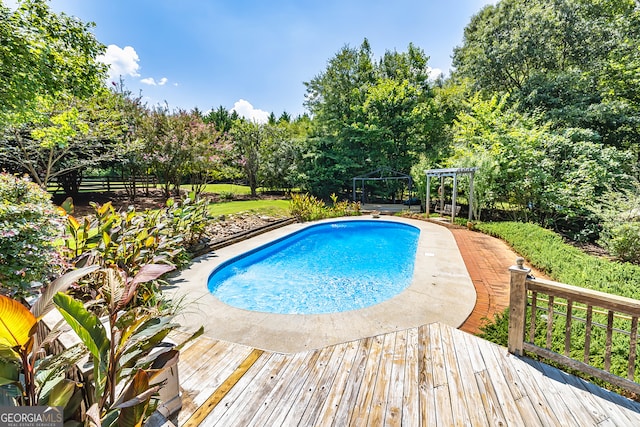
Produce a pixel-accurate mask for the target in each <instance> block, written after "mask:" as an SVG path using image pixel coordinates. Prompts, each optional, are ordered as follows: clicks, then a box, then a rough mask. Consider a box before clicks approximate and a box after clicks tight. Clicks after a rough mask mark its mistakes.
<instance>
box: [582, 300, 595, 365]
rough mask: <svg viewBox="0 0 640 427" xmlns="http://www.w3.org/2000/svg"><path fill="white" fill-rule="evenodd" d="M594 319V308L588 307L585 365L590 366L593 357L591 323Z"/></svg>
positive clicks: (585, 333)
mask: <svg viewBox="0 0 640 427" xmlns="http://www.w3.org/2000/svg"><path fill="white" fill-rule="evenodd" d="M592 318H593V306H592V305H591V304H589V305H587V324H586V325H585V330H584V363H586V364H589V358H590V356H591V321H592Z"/></svg>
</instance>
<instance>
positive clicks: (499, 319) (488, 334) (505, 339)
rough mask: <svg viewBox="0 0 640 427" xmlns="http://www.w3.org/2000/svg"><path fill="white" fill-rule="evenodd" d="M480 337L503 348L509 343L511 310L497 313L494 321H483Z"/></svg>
mask: <svg viewBox="0 0 640 427" xmlns="http://www.w3.org/2000/svg"><path fill="white" fill-rule="evenodd" d="M478 336H479V337H480V338H482V339H485V340H487V341H491V342H493V343H496V344H498V345H501V346H503V347H507V345H508V343H509V309H508V308H506V309H505V310H504V311H503V312H502V313H496V315H495V316H494V318H493V319H483V322H482V325H481V326H480V333H479V334H478Z"/></svg>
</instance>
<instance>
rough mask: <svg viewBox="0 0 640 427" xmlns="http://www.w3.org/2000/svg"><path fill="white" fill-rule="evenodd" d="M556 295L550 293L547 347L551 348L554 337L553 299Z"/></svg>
mask: <svg viewBox="0 0 640 427" xmlns="http://www.w3.org/2000/svg"><path fill="white" fill-rule="evenodd" d="M554 299H555V297H554V296H553V295H549V306H548V307H547V348H548V349H549V350H552V348H551V338H552V337H553V300H554Z"/></svg>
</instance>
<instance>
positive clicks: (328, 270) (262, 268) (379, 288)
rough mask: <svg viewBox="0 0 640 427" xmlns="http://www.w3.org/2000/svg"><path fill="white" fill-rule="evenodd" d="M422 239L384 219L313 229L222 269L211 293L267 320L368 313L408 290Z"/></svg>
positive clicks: (212, 278)
mask: <svg viewBox="0 0 640 427" xmlns="http://www.w3.org/2000/svg"><path fill="white" fill-rule="evenodd" d="M419 234H420V230H419V229H418V228H416V227H413V226H410V225H406V224H401V223H395V222H390V221H382V220H377V221H370V220H369V221H367V220H357V221H335V222H330V223H323V224H318V225H314V226H311V227H308V228H305V229H304V230H301V231H299V232H297V233H294V234H290V235H288V236H286V237H284V238H282V239H280V240H277V241H275V242H273V243H271V244H269V245H265V246H262V247H260V248H257V249H255V250H253V251H250V252H248V253H246V254H243V255H241V256H238V257H236V258H233V259H231V260H229V261H227V262H225V263H223V264H222V265H220V266H219V267H218V268H216V269H215V270H214V271H213V272H212V273H211V276H209V283H208V286H209V291H210V292H211V293H213V295H215V296H216V297H217V298H218V299H220V300H221V301H223V302H225V303H227V304H229V305H231V306H234V307H238V308H243V309H246V310H252V311H261V312H268V313H283V314H293V313H297V314H321V313H336V312H342V311H348V310H356V309H360V308H364V307H369V306H371V305H374V304H377V303H380V302H382V301H385V300H387V299H389V298H391V297H393V296H394V295H397V294H398V293H400V292H401V291H402V290H404V289H405V288H406V287H407V286H409V284H410V283H411V279H412V277H413V265H414V261H415V257H416V249H417V245H418V236H419Z"/></svg>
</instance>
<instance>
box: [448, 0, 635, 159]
mask: <svg viewBox="0 0 640 427" xmlns="http://www.w3.org/2000/svg"><path fill="white" fill-rule="evenodd" d="M639 24H640V9H639V8H638V7H637V2H635V1H634V0H619V1H618V0H553V1H544V0H533V1H525V0H502V1H500V2H499V3H498V4H496V5H495V6H493V5H489V6H487V7H485V8H484V9H482V10H481V11H480V13H478V14H477V15H475V16H474V17H473V18H472V20H471V22H470V24H469V25H468V26H467V27H466V28H465V35H464V42H463V45H462V46H460V47H459V48H457V49H456V50H455V52H454V57H453V63H454V66H455V67H456V71H455V73H454V77H455V78H466V79H468V80H469V81H471V82H472V84H473V85H474V88H475V89H476V90H479V91H483V92H484V93H485V94H486V95H488V96H491V95H493V94H496V93H497V94H504V93H509V94H510V95H512V96H511V97H510V99H511V102H513V103H514V104H517V105H518V106H519V111H520V112H521V113H523V114H526V113H528V112H530V111H539V112H540V113H542V117H543V119H544V120H545V121H548V122H551V124H552V125H553V126H554V127H555V128H556V129H563V128H578V127H579V128H584V129H588V130H590V131H593V132H595V133H597V134H598V135H599V136H600V137H601V138H602V139H601V141H602V142H603V143H604V144H605V145H607V146H615V147H617V148H623V149H633V150H634V151H635V153H636V157H637V158H639V159H640V150H638V149H637V144H635V141H636V140H637V139H638V137H640V106H639V104H638V100H639V99H640V98H639V97H638V91H637V90H636V89H634V88H636V87H637V84H636V83H637V81H638V79H639V78H640V74H639V71H638V70H639V69H640V63H639V62H638V60H637V58H638V55H637V53H638V49H639V47H640V30H638V28H639V27H640V25H639ZM634 82H635V83H634Z"/></svg>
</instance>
